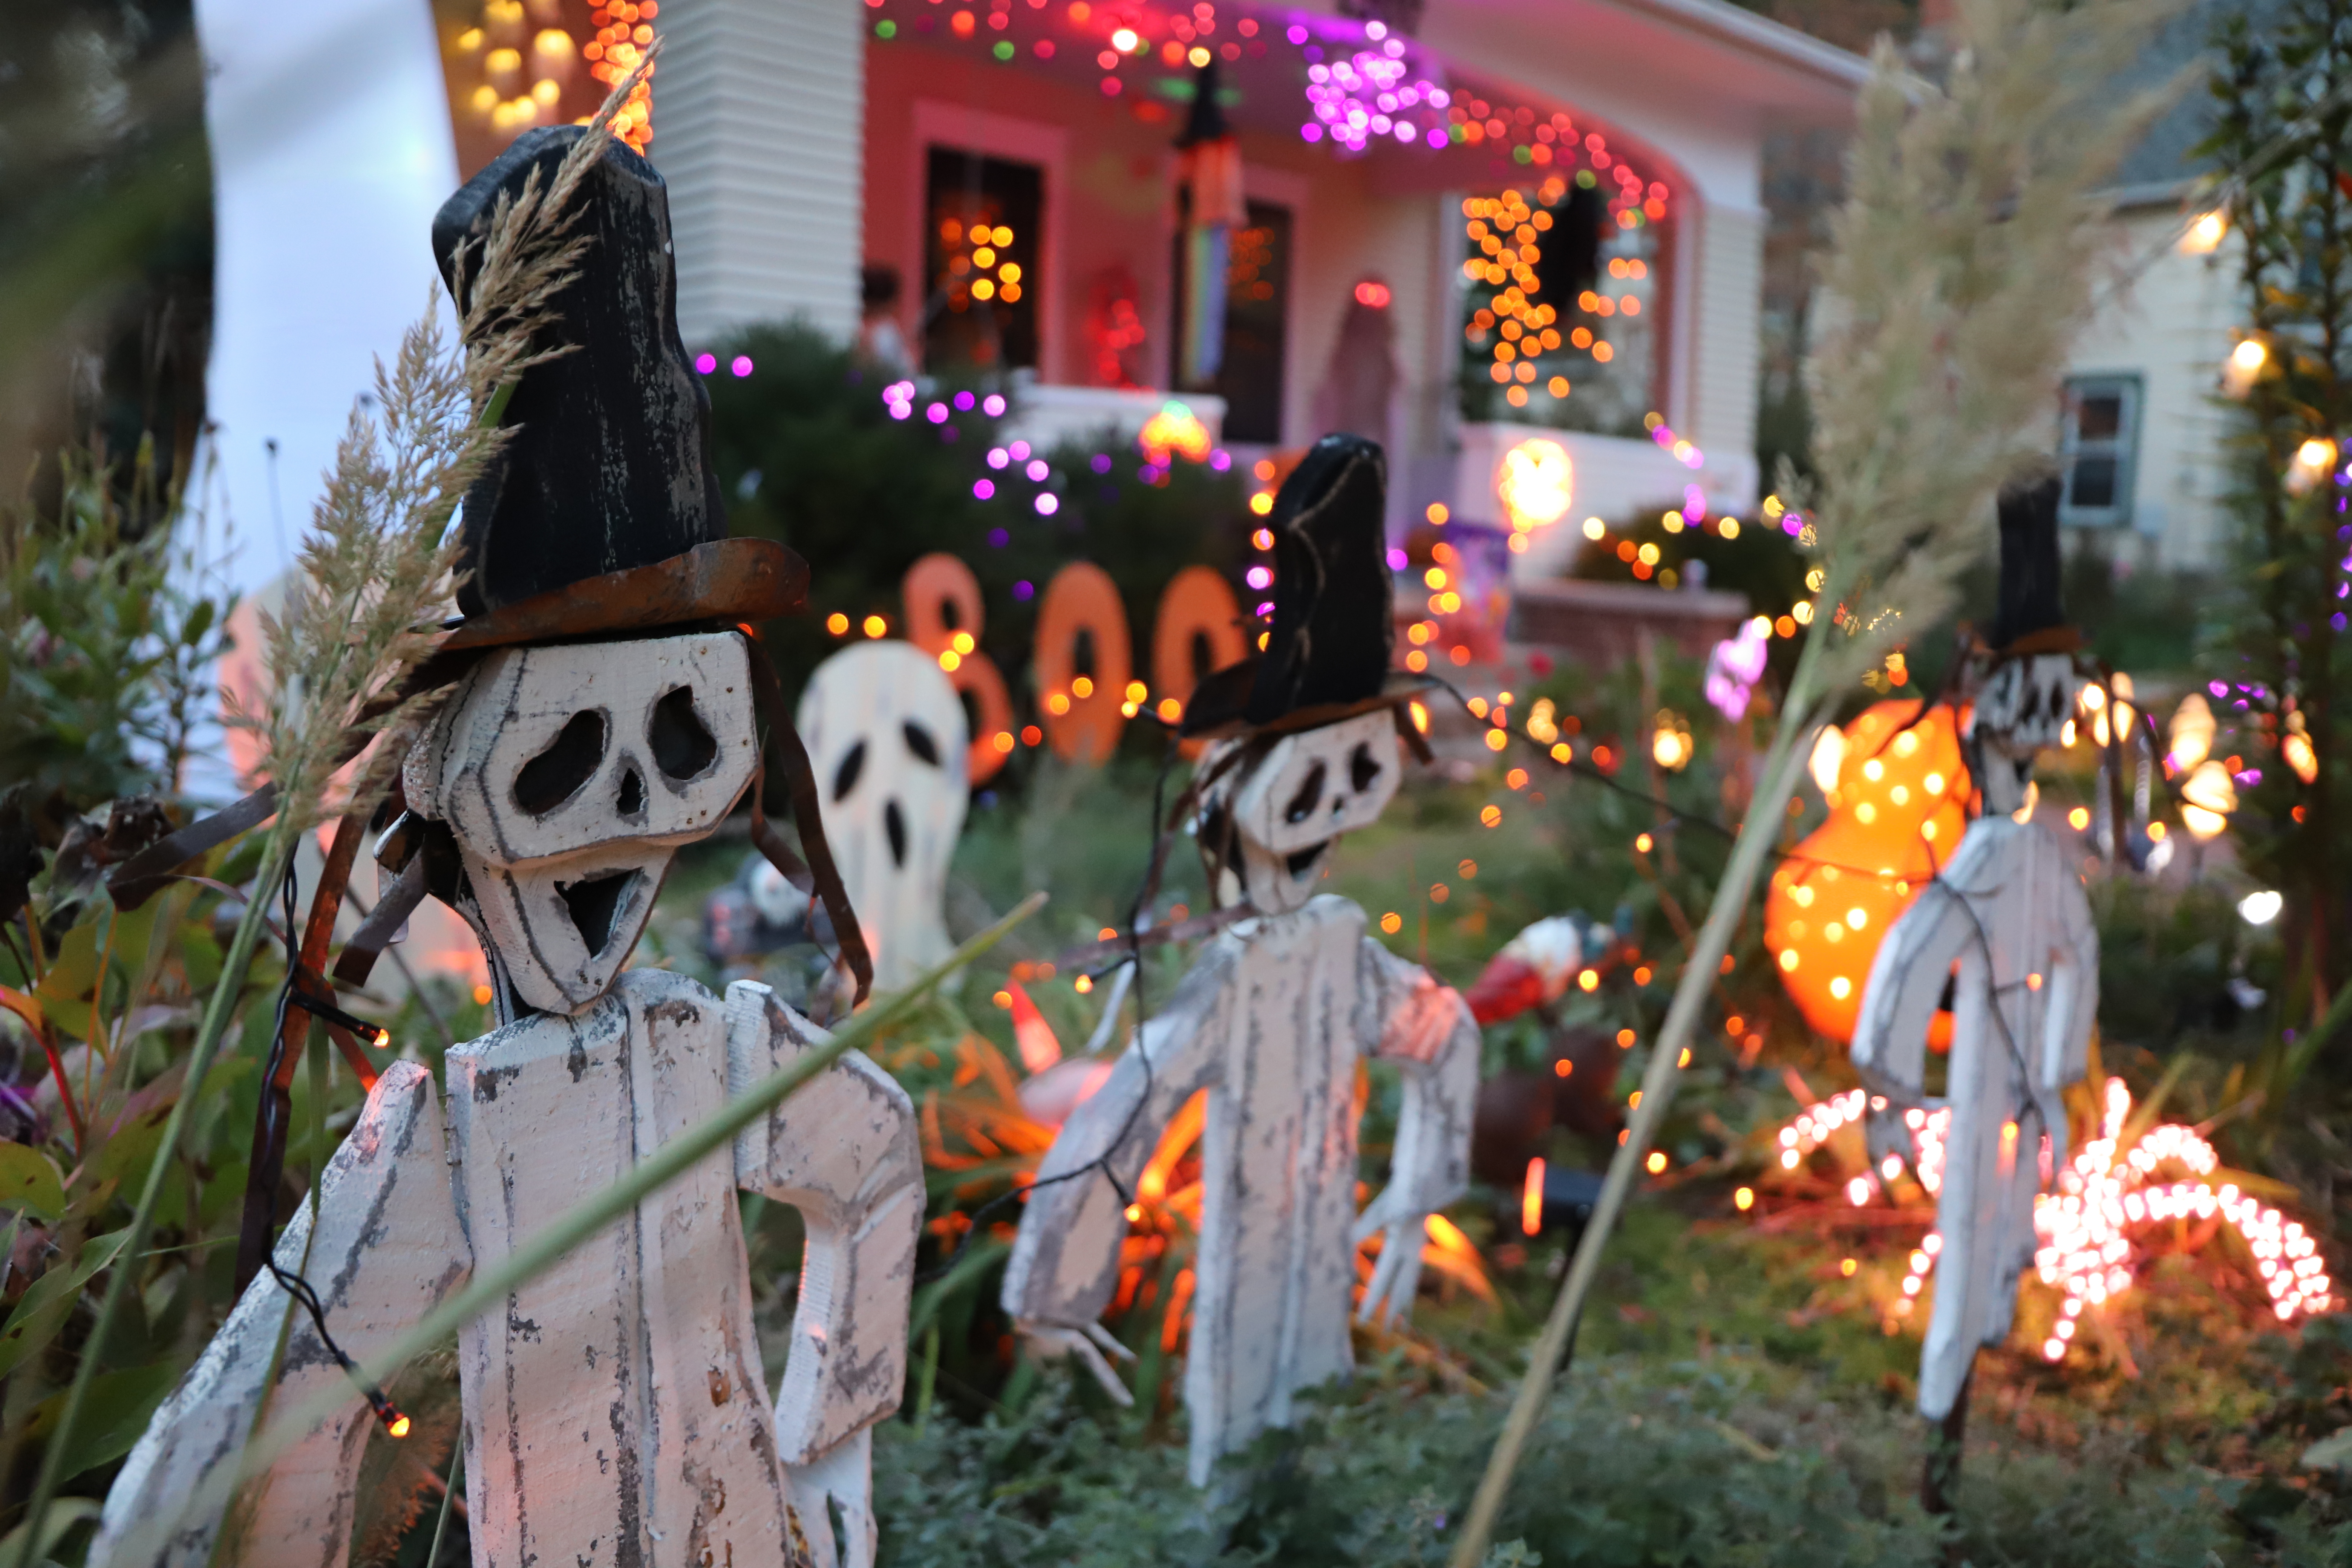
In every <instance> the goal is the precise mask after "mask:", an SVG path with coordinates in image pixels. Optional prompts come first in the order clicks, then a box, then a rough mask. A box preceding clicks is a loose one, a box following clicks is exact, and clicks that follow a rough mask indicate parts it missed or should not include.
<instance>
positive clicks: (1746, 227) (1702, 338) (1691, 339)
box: [1675, 202, 1769, 511]
mask: <svg viewBox="0 0 2352 1568" xmlns="http://www.w3.org/2000/svg"><path fill="white" fill-rule="evenodd" d="M1764 222H1765V215H1764V213H1763V212H1762V210H1761V209H1759V208H1755V207H1743V206H1738V205H1732V204H1730V203H1727V202H1710V203H1707V204H1706V205H1703V206H1701V207H1700V209H1699V210H1698V212H1697V214H1696V222H1695V223H1693V224H1692V225H1691V227H1692V228H1695V229H1696V231H1697V244H1696V247H1694V248H1695V249H1696V252H1697V254H1696V256H1693V257H1692V258H1691V261H1690V265H1691V283H1692V286H1691V289H1690V291H1689V293H1688V294H1687V295H1686V296H1685V308H1686V309H1687V310H1689V311H1690V316H1691V331H1690V332H1689V334H1688V337H1687V342H1688V343H1689V345H1690V346H1689V353H1688V355H1687V358H1686V359H1685V361H1684V364H1683V368H1682V374H1680V375H1679V376H1678V377H1677V378H1676V380H1677V382H1678V384H1677V385H1676V387H1675V393H1676V394H1677V395H1676V396H1675V403H1676V404H1678V405H1680V407H1681V408H1682V409H1683V410H1684V413H1683V416H1682V417H1683V418H1684V419H1685V421H1687V424H1686V425H1685V426H1681V427H1679V433H1680V434H1682V435H1684V436H1685V437H1688V438H1689V439H1690V441H1691V442H1692V443H1693V444H1694V445H1696V447H1698V448H1699V450H1700V451H1702V452H1704V453H1705V454H1706V468H1704V469H1703V470H1702V471H1701V473H1700V475H1699V483H1700V485H1701V487H1702V488H1703V489H1705V490H1706V497H1707V501H1708V504H1709V505H1711V506H1713V507H1715V508H1717V510H1737V511H1745V510H1748V509H1749V508H1751V507H1753V506H1754V505H1755V504H1756V502H1757V500H1758V499H1759V497H1758V493H1757V490H1758V479H1759V476H1758V474H1757V470H1756V386H1757V374H1758V353H1759V344H1758V331H1759V321H1758V318H1759V314H1760V313H1761V310H1762V306H1763V297H1764ZM1765 478H1766V479H1769V476H1765Z"/></svg>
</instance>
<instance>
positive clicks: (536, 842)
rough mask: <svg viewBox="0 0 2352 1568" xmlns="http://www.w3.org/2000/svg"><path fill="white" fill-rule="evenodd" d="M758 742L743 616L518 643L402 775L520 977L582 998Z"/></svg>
mask: <svg viewBox="0 0 2352 1568" xmlns="http://www.w3.org/2000/svg"><path fill="white" fill-rule="evenodd" d="M757 745H758V742H757V740H756V731H755V728H754V725H753V723H752V717H751V666H750V654H749V650H748V649H747V648H746V647H744V644H743V641H742V638H741V637H740V635H739V634H737V633H733V632H720V633H710V634H705V635H699V636H692V637H660V638H649V639H646V640H644V641H637V642H614V643H583V644H576V645H572V646H569V647H519V648H502V649H499V651H497V652H495V653H492V654H490V655H488V657H487V658H484V659H483V660H482V662H481V664H480V665H478V667H476V668H475V670H474V671H473V673H472V674H471V675H470V676H468V677H467V681H466V683H465V685H464V686H462V687H461V688H460V689H458V691H457V694H456V696H455V697H454V698H453V699H452V700H451V701H450V702H449V704H448V706H447V707H446V708H445V709H444V710H443V711H442V714H441V717H440V718H439V719H438V720H437V721H436V723H435V724H434V727H433V729H432V731H430V732H429V733H428V734H427V735H426V737H425V741H424V742H422V743H421V744H420V745H419V746H418V747H417V749H416V750H415V752H412V753H411V754H410V756H409V759H408V763H407V768H406V773H405V774H404V787H405V791H406V794H407V797H408V801H409V804H410V805H411V807H412V808H413V809H415V811H417V812H418V813H419V815H421V816H426V817H430V818H437V819H439V820H443V821H446V822H447V823H448V825H449V827H450V830H451V834H452V836H453V837H455V838H456V839H457V847H458V851H459V854H460V856H461V858H462V859H463V862H464V867H465V872H466V884H467V891H468V892H469V893H470V894H471V896H472V901H473V904H474V910H473V912H474V913H475V914H476V915H477V916H478V920H479V922H480V924H481V927H482V932H483V938H484V941H485V942H486V944H488V945H489V946H490V947H492V948H493V949H495V955H496V957H497V958H498V959H499V961H500V967H501V971H502V973H504V974H505V975H506V977H507V978H508V980H509V983H510V984H512V986H513V988H514V991H515V994H517V995H519V996H520V997H521V999H522V1000H523V1001H524V1002H525V1003H527V1004H529V1005H530V1006H532V1007H536V1008H538V1009H540V1010H541V1011H542V1012H551V1013H574V1012H577V1011H579V1010H580V1009H581V1008H583V1007H584V1006H586V1005H588V1004H589V1003H591V1002H593V1001H594V1000H595V999H596V998H597V997H598V996H600V995H602V994H604V989H605V988H606V987H607V986H608V985H610V984H612V982H613V977H614V975H615V974H617V973H619V972H620V969H621V966H622V964H624V963H626V962H627V960H628V956H629V952H630V950H631V949H632V948H634V947H635V945H636V940H637V937H638V935H639V933H641V932H642V931H644V929H645V923H646V918H647V917H648V916H649V915H650V914H651V913H652V911H653V900H654V895H655V893H656V891H658V890H659V889H660V886H661V880H662V877H663V875H664V874H665V873H666V872H667V870H668V868H669V861H670V857H671V855H672V854H673V853H674V852H675V850H676V849H677V847H678V846H679V845H681V844H688V843H691V842H693V841H694V840H696V839H698V838H701V837H705V836H707V835H708V834H709V832H710V831H711V830H712V829H713V828H714V827H716V826H718V825H719V822H720V821H721V820H722V819H723V818H724V817H725V816H726V815H727V813H728V811H729V810H730V809H731V808H732V807H733V805H734V804H735V802H736V801H737V799H739V798H740V796H741V795H742V793H743V788H744V786H745V785H746V784H749V783H750V782H751V774H752V772H753V769H754V766H755V764H756V762H757V755H756V749H757Z"/></svg>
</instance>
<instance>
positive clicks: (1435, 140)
mask: <svg viewBox="0 0 2352 1568" xmlns="http://www.w3.org/2000/svg"><path fill="white" fill-rule="evenodd" d="M1429 144H1430V145H1431V146H1433V147H1443V146H1444V145H1445V132H1443V131H1440V130H1438V129H1437V128H1436V127H1434V126H1432V127H1431V128H1430V132H1429Z"/></svg>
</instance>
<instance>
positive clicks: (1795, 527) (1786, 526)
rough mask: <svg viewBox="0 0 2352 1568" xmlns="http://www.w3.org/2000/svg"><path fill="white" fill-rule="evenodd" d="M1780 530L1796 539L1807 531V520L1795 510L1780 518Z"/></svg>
mask: <svg viewBox="0 0 2352 1568" xmlns="http://www.w3.org/2000/svg"><path fill="white" fill-rule="evenodd" d="M1780 531H1781V532H1783V533H1785V534H1787V535H1788V536H1789V537H1790V538H1791V539H1794V538H1796V537H1797V535H1799V534H1801V533H1802V532H1804V531H1805V520H1804V519H1803V518H1802V517H1801V516H1799V515H1798V514H1797V513H1795V512H1793V511H1792V512H1790V513H1788V514H1787V515H1786V516H1784V517H1782V518H1781V519H1780Z"/></svg>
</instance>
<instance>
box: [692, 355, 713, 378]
mask: <svg viewBox="0 0 2352 1568" xmlns="http://www.w3.org/2000/svg"><path fill="white" fill-rule="evenodd" d="M694 368H695V371H696V374H700V375H709V374H710V373H711V372H712V371H714V370H717V369H718V368H719V356H718V355H717V354H697V355H695V356H694Z"/></svg>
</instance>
